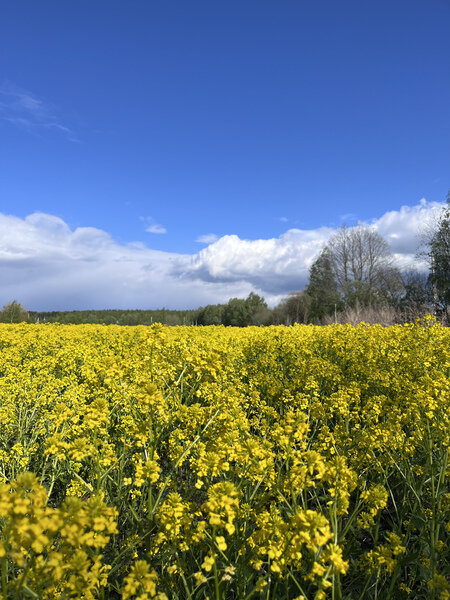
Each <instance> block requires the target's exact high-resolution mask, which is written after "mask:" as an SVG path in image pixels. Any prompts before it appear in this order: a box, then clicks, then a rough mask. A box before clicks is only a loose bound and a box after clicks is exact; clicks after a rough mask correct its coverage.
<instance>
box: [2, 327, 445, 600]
mask: <svg viewBox="0 0 450 600" xmlns="http://www.w3.org/2000/svg"><path fill="white" fill-rule="evenodd" d="M449 347H450V335H449V330H448V329H446V328H444V327H442V326H441V325H439V324H436V323H435V322H434V321H433V320H432V319H431V318H425V319H423V320H421V321H417V322H416V323H411V324H405V325H397V326H394V327H388V328H383V327H381V326H377V325H375V326H368V325H365V324H361V325H359V326H357V327H352V326H350V325H347V326H341V325H335V326H328V327H316V326H300V325H295V326H293V327H267V328H260V327H249V328H245V329H239V328H225V327H222V326H220V327H163V326H161V325H158V324H156V325H153V326H151V327H143V326H140V327H129V328H125V327H123V328H121V327H117V326H107V327H106V326H94V325H77V326H62V325H58V324H53V325H25V324H20V325H0V348H1V353H0V569H1V573H0V598H3V599H4V600H7V599H8V598H42V599H45V600H47V599H48V600H53V599H55V600H56V599H60V600H63V599H66V598H67V599H68V598H80V599H82V598H86V599H89V600H90V599H92V600H94V599H97V598H98V599H99V600H100V599H104V598H109V599H115V598H117V599H120V598H122V599H123V600H137V599H138V600H146V599H147V598H156V599H159V600H165V599H167V598H171V599H172V598H174V599H175V600H185V599H186V600H206V599H207V598H209V599H210V600H228V599H230V600H232V599H246V598H249V599H250V598H252V599H254V600H256V599H258V598H261V599H262V598H265V599H273V600H278V599H283V600H284V599H286V600H295V599H298V598H304V599H307V600H322V599H325V598H333V599H336V600H337V599H339V598H340V599H343V598H346V599H347V600H352V599H353V598H355V599H360V600H368V599H369V598H373V597H378V598H384V599H386V600H393V599H397V598H398V599H399V600H402V599H406V598H408V597H409V598H411V597H414V598H416V599H417V600H421V599H422V598H423V599H424V600H425V599H426V598H430V597H433V598H441V599H445V598H448V594H449V585H448V579H447V575H446V574H447V573H448V572H450V558H449V547H450V524H449V523H450V490H449V486H448V476H449V474H450V466H449V461H448V446H449V442H450V394H449V385H448V376H449V372H450V360H449V350H448V349H449ZM430 594H434V596H430Z"/></svg>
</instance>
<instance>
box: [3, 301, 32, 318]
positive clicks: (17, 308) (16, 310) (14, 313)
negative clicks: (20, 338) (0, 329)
mask: <svg viewBox="0 0 450 600" xmlns="http://www.w3.org/2000/svg"><path fill="white" fill-rule="evenodd" d="M0 319H1V321H2V322H3V323H21V322H22V321H28V312H27V310H26V309H25V308H24V307H23V306H22V304H20V302H17V300H13V301H12V302H9V303H8V304H5V305H4V307H3V309H2V312H1V314H0Z"/></svg>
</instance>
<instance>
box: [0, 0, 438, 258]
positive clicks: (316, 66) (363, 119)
mask: <svg viewBox="0 0 450 600" xmlns="http://www.w3.org/2000/svg"><path fill="white" fill-rule="evenodd" d="M449 31H450V2H449V1H448V0H427V1H425V0H422V1H418V0H413V1H411V0H408V1H406V0H395V1H392V0H379V1H377V2H368V1H367V2H366V1H361V0H351V1H347V0H343V1H342V2H336V1H335V0H327V1H320V0H315V1H312V0H308V1H306V0H296V1H286V0H276V1H275V0H273V1H270V2H268V1H261V0H258V1H256V0H255V1H253V0H252V1H246V0H239V1H235V0H231V1H230V0H227V1H226V2H224V1H211V0H208V1H196V0H190V1H186V0H178V1H163V2H161V1H158V2H156V1H152V0H133V1H128V2H125V1H124V0H123V1H120V2H119V1H117V0H107V1H106V0H89V1H86V0H77V1H76V2H74V1H72V2H69V1H61V0H52V1H49V0H39V1H38V2H36V0H28V1H24V0H14V1H13V2H2V3H1V7H0V212H3V213H6V214H13V215H16V216H19V217H23V216H25V215H27V214H29V213H31V212H34V211H42V212H46V213H50V214H53V215H57V216H59V217H61V218H63V219H64V220H65V221H66V222H67V223H68V224H69V225H70V227H72V228H75V227H79V226H92V227H98V228H101V229H104V230H106V231H108V232H109V233H111V234H112V235H113V236H114V238H115V239H117V240H118V241H119V242H129V241H142V242H144V243H145V244H147V245H149V246H150V247H152V248H155V249H161V250H167V251H175V252H186V253H191V252H195V251H198V249H199V247H201V245H199V243H198V242H196V241H195V240H196V238H198V237H199V236H201V235H204V234H209V233H214V234H216V235H218V236H222V235H225V234H231V233H235V234H237V235H239V236H240V237H241V238H248V239H257V238H268V237H274V236H278V235H280V233H282V232H283V231H286V229H288V228H293V227H297V228H304V229H309V228H316V227H319V226H321V225H330V226H336V225H339V224H340V223H342V222H343V221H346V222H347V223H351V222H354V221H355V220H357V219H363V220H370V219H372V218H375V217H379V216H381V215H382V214H383V213H384V212H386V211H388V210H396V209H399V208H400V206H402V205H405V204H406V205H414V204H417V203H418V202H419V200H420V199H421V198H422V197H425V198H426V199H427V200H428V201H431V202H432V201H438V202H443V201H444V200H445V197H446V195H447V190H448V188H449V187H450V185H449V164H450V160H449V159H450V144H449V139H450V136H449V133H450V131H449V130H450V126H449V125H450V118H449V107H450V77H449V75H450V48H449ZM158 226H159V227H158ZM146 228H150V229H153V231H160V232H161V231H163V230H164V229H165V230H166V231H167V233H165V234H164V235H158V234H156V233H151V232H146Z"/></svg>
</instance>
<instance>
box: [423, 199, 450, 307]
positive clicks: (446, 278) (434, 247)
mask: <svg viewBox="0 0 450 600" xmlns="http://www.w3.org/2000/svg"><path fill="white" fill-rule="evenodd" d="M428 250H429V251H428V256H429V261H430V281H431V283H432V285H433V289H434V296H435V298H434V300H435V305H436V309H437V310H438V311H446V310H447V308H448V307H449V306H450V193H449V195H448V196H447V206H446V207H444V208H443V209H442V212H441V214H440V216H439V218H438V221H437V225H436V227H435V228H434V231H433V232H432V234H431V236H430V238H429V242H428Z"/></svg>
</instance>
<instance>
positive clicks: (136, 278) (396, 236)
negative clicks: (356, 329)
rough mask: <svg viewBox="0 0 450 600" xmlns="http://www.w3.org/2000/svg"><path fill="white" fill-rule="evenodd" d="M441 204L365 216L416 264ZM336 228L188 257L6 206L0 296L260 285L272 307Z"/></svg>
mask: <svg viewBox="0 0 450 600" xmlns="http://www.w3.org/2000/svg"><path fill="white" fill-rule="evenodd" d="M442 206H443V205H442V204H439V203H427V202H425V201H422V202H421V203H420V204H419V205H417V206H413V207H402V208H401V209H400V210H399V211H390V212H388V213H386V214H384V215H382V216H381V217H380V218H378V219H375V220H374V221H372V222H371V223H369V224H370V225H371V226H373V227H374V228H375V229H376V230H377V231H378V232H379V233H380V234H381V235H383V236H384V237H385V238H386V239H387V241H388V243H389V244H390V246H391V249H392V251H393V252H394V254H395V257H396V259H397V262H398V264H399V265H401V266H406V265H408V264H414V255H415V252H416V249H417V245H418V241H419V239H418V236H417V233H418V232H420V230H421V229H423V224H424V222H426V221H427V220H428V219H430V218H432V216H433V214H436V213H437V211H438V210H440V208H441V207H442ZM334 231H335V230H334V229H332V228H329V227H321V228H318V229H314V230H301V229H290V230H288V231H286V232H285V233H284V234H282V235H281V236H279V237H277V238H271V239H257V240H243V239H240V238H239V237H238V236H236V235H225V236H223V237H221V238H220V239H217V240H216V241H214V242H212V243H209V245H208V246H207V247H205V248H203V249H201V250H200V251H199V252H197V253H196V254H192V255H188V254H177V253H172V252H162V251H158V250H153V249H151V248H149V247H148V246H147V245H145V244H142V243H130V244H125V245H124V244H119V243H117V242H116V241H115V240H114V239H113V238H112V237H111V236H110V235H109V234H108V233H107V232H105V231H103V230H101V229H97V228H94V227H79V228H77V229H75V230H72V229H71V228H70V227H69V226H68V225H67V223H65V222H64V221H63V220H62V219H60V218H58V217H56V216H53V215H48V214H43V213H34V214H32V215H29V216H28V217H26V218H25V219H21V218H18V217H15V216H10V215H4V214H1V213H0V277H1V281H2V287H1V292H0V302H1V303H2V304H4V303H6V302H9V301H11V300H12V299H14V298H16V299H17V300H19V301H20V302H22V303H23V304H24V305H25V306H26V307H27V308H28V309H30V310H64V309H88V308H92V309H96V308H97V309H100V308H158V307H163V306H165V307H166V308H194V307H197V306H201V305H203V306H204V305H206V304H210V303H217V302H225V301H227V300H228V298H230V297H245V296H247V295H248V294H249V293H250V292H251V291H254V292H256V293H258V294H261V295H263V296H264V297H265V298H266V300H267V301H268V302H269V304H272V305H273V304H275V303H276V302H278V301H279V300H280V299H281V298H282V297H283V296H284V295H286V294H287V293H288V292H289V291H292V290H298V289H301V288H303V287H304V286H305V284H306V283H307V279H308V271H309V267H310V266H311V264H312V262H313V261H314V259H315V257H316V256H317V255H318V253H319V252H320V250H321V249H322V247H323V245H324V244H325V243H326V242H327V240H328V239H329V238H330V236H331V235H332V234H333V233H334Z"/></svg>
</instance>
